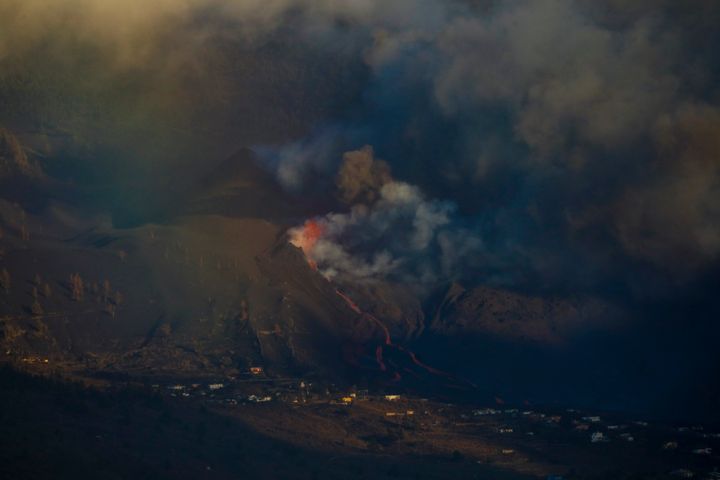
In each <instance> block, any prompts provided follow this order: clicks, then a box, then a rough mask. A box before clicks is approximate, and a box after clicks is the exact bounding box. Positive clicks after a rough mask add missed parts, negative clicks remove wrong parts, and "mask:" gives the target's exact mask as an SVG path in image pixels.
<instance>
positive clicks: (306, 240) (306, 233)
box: [289, 219, 457, 383]
mask: <svg viewBox="0 0 720 480" xmlns="http://www.w3.org/2000/svg"><path fill="white" fill-rule="evenodd" d="M324 233H325V226H324V225H323V224H322V223H321V222H320V221H319V220H317V219H310V220H307V221H305V223H304V224H303V225H302V226H300V227H296V228H293V229H291V230H290V231H289V237H290V243H292V244H293V245H294V246H296V247H298V248H300V249H301V250H302V251H303V254H304V255H305V258H306V259H307V261H308V264H309V265H310V267H311V268H313V270H317V268H318V266H317V263H316V261H315V260H314V259H313V258H312V256H313V255H312V254H313V249H314V248H315V246H316V244H317V243H318V241H319V240H320V239H321V237H322V236H323V234H324ZM335 293H336V294H337V295H338V296H339V297H340V298H342V299H343V301H344V302H345V304H347V306H348V307H349V308H350V309H351V310H352V311H353V312H355V313H357V314H358V315H360V316H361V318H363V319H365V320H367V321H369V322H372V323H373V324H375V325H376V326H377V327H378V328H379V329H380V330H381V331H382V332H383V335H384V337H385V338H384V342H383V343H384V344H383V345H378V346H377V347H376V348H375V362H376V363H377V366H378V368H379V369H380V370H381V371H383V372H387V371H388V364H387V362H386V360H385V358H384V357H385V355H384V353H385V350H386V349H387V350H388V352H389V353H390V352H393V351H394V352H399V353H400V354H402V357H405V358H409V359H410V361H411V362H412V364H413V365H415V366H416V367H418V368H420V369H422V370H423V371H425V372H427V373H429V374H431V375H434V376H441V377H444V378H446V379H450V380H452V381H453V383H455V382H456V380H457V379H455V378H454V377H453V376H452V375H450V374H448V373H445V372H443V371H441V370H438V369H436V368H433V367H431V366H429V365H426V364H425V363H423V362H421V361H420V360H419V359H418V358H417V356H416V355H415V353H414V352H412V351H410V350H407V349H406V348H404V347H402V346H401V345H396V344H394V343H393V342H392V338H391V336H390V330H389V329H388V328H387V326H386V325H385V324H384V323H383V322H381V321H380V319H378V318H377V317H376V316H375V315H373V314H371V313H368V312H365V311H363V310H362V309H361V308H360V307H359V306H358V304H357V303H355V301H353V299H352V298H350V297H349V296H348V295H347V294H345V293H343V292H341V291H340V290H338V289H335ZM390 363H391V364H393V365H394V363H393V362H392V360H390ZM404 370H406V371H408V372H409V373H413V372H412V371H410V370H409V369H407V368H405V369H404ZM400 379H401V376H400V374H399V373H398V372H397V371H395V372H393V380H394V381H398V380H400Z"/></svg>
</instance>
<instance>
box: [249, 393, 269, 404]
mask: <svg viewBox="0 0 720 480" xmlns="http://www.w3.org/2000/svg"><path fill="white" fill-rule="evenodd" d="M247 399H248V401H249V402H252V403H265V402H270V401H272V397H270V396H264V397H259V396H257V395H250V396H249V397H247Z"/></svg>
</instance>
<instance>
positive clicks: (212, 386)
mask: <svg viewBox="0 0 720 480" xmlns="http://www.w3.org/2000/svg"><path fill="white" fill-rule="evenodd" d="M208 388H209V389H210V390H213V391H215V390H220V389H222V388H225V384H224V383H211V384H210V385H208Z"/></svg>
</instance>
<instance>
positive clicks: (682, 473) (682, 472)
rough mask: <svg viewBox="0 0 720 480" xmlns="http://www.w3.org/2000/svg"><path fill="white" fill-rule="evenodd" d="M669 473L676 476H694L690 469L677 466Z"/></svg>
mask: <svg viewBox="0 0 720 480" xmlns="http://www.w3.org/2000/svg"><path fill="white" fill-rule="evenodd" d="M670 475H672V476H673V477H678V478H693V477H694V476H695V474H694V473H693V472H692V470H688V469H687V468H679V469H677V470H673V471H672V472H670Z"/></svg>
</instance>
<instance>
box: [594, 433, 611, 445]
mask: <svg viewBox="0 0 720 480" xmlns="http://www.w3.org/2000/svg"><path fill="white" fill-rule="evenodd" d="M609 441H610V439H608V438H607V437H606V436H605V434H604V433H603V432H593V433H592V435H590V442H592V443H601V442H609Z"/></svg>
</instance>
